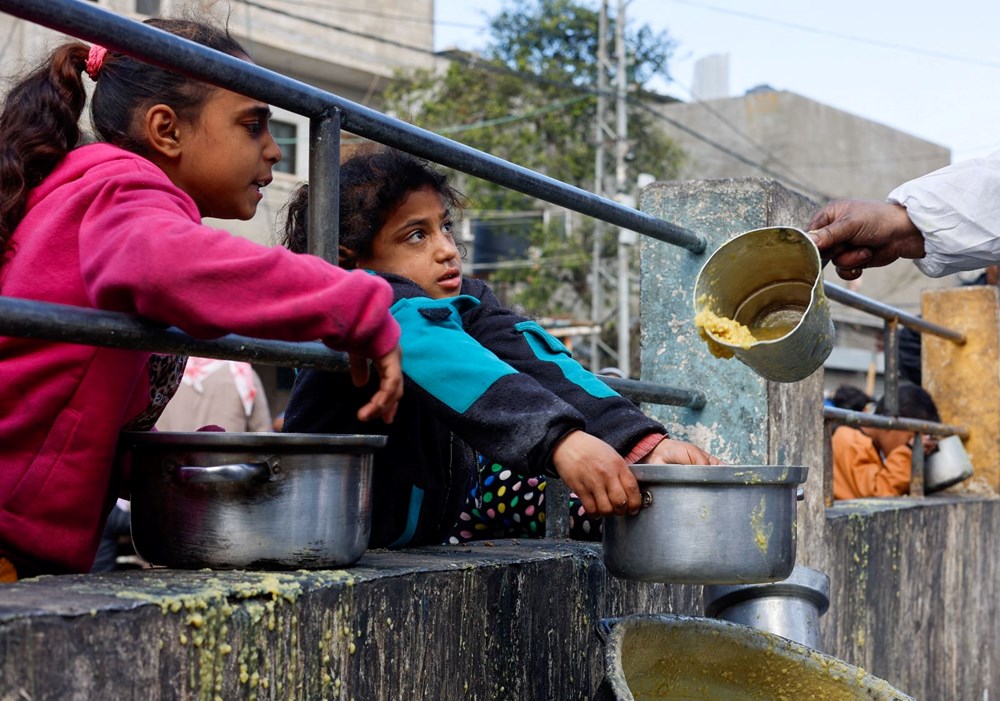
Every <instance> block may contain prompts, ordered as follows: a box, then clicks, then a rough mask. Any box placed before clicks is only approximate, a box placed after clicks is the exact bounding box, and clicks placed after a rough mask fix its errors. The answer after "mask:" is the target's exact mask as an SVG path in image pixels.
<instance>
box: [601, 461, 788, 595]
mask: <svg viewBox="0 0 1000 701" xmlns="http://www.w3.org/2000/svg"><path fill="white" fill-rule="evenodd" d="M632 472H633V473H634V474H635V477H636V479H637V480H638V482H639V488H640V490H641V491H642V494H643V503H644V506H643V508H642V510H641V511H640V512H639V513H638V514H637V515H636V516H613V517H610V518H606V519H605V520H604V564H605V566H606V567H607V569H608V571H609V572H611V573H612V574H613V575H615V576H617V577H621V578H623V579H636V580H640V581H646V582H675V583H687V584H746V583H752V582H773V581H778V580H782V579H785V578H786V577H787V576H788V575H789V574H791V572H792V568H793V567H794V566H795V526H796V524H795V518H796V503H797V501H796V500H797V497H798V493H797V492H798V485H799V484H801V483H802V482H804V481H805V479H806V472H807V469H806V468H805V467H790V466H782V465H777V466H776V465H745V466H738V467H736V466H727V465H713V466H703V465H633V466H632Z"/></svg>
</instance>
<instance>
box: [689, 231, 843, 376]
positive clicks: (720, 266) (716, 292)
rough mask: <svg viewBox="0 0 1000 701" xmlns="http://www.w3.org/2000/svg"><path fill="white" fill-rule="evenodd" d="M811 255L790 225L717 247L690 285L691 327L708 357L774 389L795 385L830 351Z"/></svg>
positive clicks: (807, 242)
mask: <svg viewBox="0 0 1000 701" xmlns="http://www.w3.org/2000/svg"><path fill="white" fill-rule="evenodd" d="M822 271H823V264H822V261H821V260H820V255H819V249H817V248H816V245H815V244H814V243H813V242H812V239H810V238H809V237H808V236H807V235H806V234H805V232H804V231H802V230H800V229H796V228H794V227H790V226H772V227H767V228H764V229H754V230H753V231H747V232H746V233H743V234H740V235H738V236H736V237H734V238H732V239H730V240H729V241H727V242H725V243H724V244H722V246H720V247H719V248H718V250H716V251H715V253H713V254H712V255H711V257H709V259H708V261H707V262H706V263H705V265H704V266H703V267H702V269H701V272H699V273H698V279H697V282H696V283H695V295H694V297H695V303H694V306H695V323H696V324H698V327H699V331H700V333H701V334H702V337H703V338H704V339H705V340H706V342H707V343H708V344H709V348H710V349H711V351H712V353H713V354H714V355H716V356H718V357H722V358H731V357H733V356H734V355H735V356H736V357H737V358H738V359H739V360H740V361H742V362H743V363H744V364H745V365H747V366H748V367H749V368H750V369H751V370H753V371H754V372H755V373H757V374H758V375H760V376H761V377H764V378H765V379H768V380H772V381H774V382H797V381H799V380H802V379H804V378H806V377H808V376H809V375H811V374H812V373H813V372H814V371H815V370H816V369H817V368H819V367H820V366H821V365H822V364H823V361H824V360H826V358H827V356H829V355H830V351H831V350H833V339H834V329H833V320H832V319H831V318H830V304H829V302H828V301H827V298H826V295H825V294H824V292H823V275H822Z"/></svg>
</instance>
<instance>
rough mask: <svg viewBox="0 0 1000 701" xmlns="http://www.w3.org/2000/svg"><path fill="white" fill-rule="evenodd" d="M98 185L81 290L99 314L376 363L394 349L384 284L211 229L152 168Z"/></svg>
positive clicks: (84, 234)
mask: <svg viewBox="0 0 1000 701" xmlns="http://www.w3.org/2000/svg"><path fill="white" fill-rule="evenodd" d="M98 180H99V182H100V185H99V189H96V190H95V191H94V192H89V191H88V192H84V193H82V195H84V196H87V197H91V198H92V199H93V200H94V201H95V205H94V206H93V207H92V208H91V210H90V213H88V217H87V219H86V220H84V221H82V222H80V224H79V227H80V249H79V256H80V264H81V271H82V283H83V286H84V289H85V291H86V293H87V295H88V296H89V298H90V300H91V302H92V303H93V304H94V306H96V307H97V308H100V309H108V310H112V311H122V312H128V313H134V314H139V315H140V316H143V317H145V318H147V319H151V320H153V321H158V322H161V323H164V324H168V325H173V326H177V327H179V328H181V329H182V330H184V331H186V332H187V333H190V334H191V335H193V336H196V337H199V338H213V337H217V336H221V335H223V334H226V333H237V334H244V335H248V336H255V337H259V338H273V339H281V340H286V341H311V340H322V341H323V342H324V343H326V344H327V345H329V346H331V347H333V348H336V349H338V350H343V351H348V352H353V353H357V354H360V355H364V356H366V357H369V358H380V357H382V356H385V355H386V354H387V353H389V352H390V351H391V350H392V349H393V348H394V347H395V345H396V343H397V341H398V337H399V328H398V326H397V325H396V323H395V322H394V321H393V320H392V318H391V316H390V315H389V312H388V309H389V306H390V305H391V303H392V291H391V288H390V287H389V286H388V285H387V284H386V283H385V281H384V280H380V279H378V278H376V277H374V276H372V275H368V274H366V273H364V272H361V271H355V272H347V271H345V270H342V269H340V268H338V267H336V266H334V265H330V264H329V263H326V262H325V261H322V260H320V259H319V258H316V257H313V256H305V255H296V254H293V253H291V252H289V251H288V250H286V249H284V248H281V247H275V248H268V247H266V246H261V245H259V244H256V243H253V242H251V241H248V240H246V239H243V238H240V237H237V236H233V235H231V234H229V233H227V232H225V231H221V230H219V229H213V228H211V227H207V226H203V225H202V224H200V223H199V222H200V217H199V215H198V210H197V207H196V206H195V204H194V202H193V201H191V200H190V198H187V197H186V196H185V195H183V193H180V192H179V191H178V190H177V189H176V188H175V187H174V186H173V184H172V183H170V181H169V180H168V179H167V178H166V176H165V175H164V174H163V172H162V171H160V170H159V169H157V168H155V167H154V166H152V165H151V164H150V165H149V166H148V169H146V168H143V167H134V168H131V169H130V170H128V171H127V172H122V173H121V174H120V175H119V176H118V177H117V178H116V179H113V180H101V179H98ZM96 187H98V186H97V185H95V188H96Z"/></svg>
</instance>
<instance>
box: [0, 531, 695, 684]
mask: <svg viewBox="0 0 1000 701" xmlns="http://www.w3.org/2000/svg"><path fill="white" fill-rule="evenodd" d="M700 608H701V596H700V587H668V586H666V585H660V584H652V585H647V584H639V583H633V582H624V581H621V580H617V579H615V578H613V577H610V576H608V575H607V574H606V572H605V570H604V566H603V563H602V561H601V557H600V546H598V545H594V544H583V543H575V542H563V541H555V540H542V541H509V540H508V541H496V542H494V543H492V544H487V543H477V544H474V545H470V546H460V547H447V546H442V547H431V548H421V549H415V550H408V551H396V552H389V551H370V552H368V553H366V554H365V556H364V557H363V558H362V559H361V561H360V562H359V563H358V564H357V565H356V566H355V567H352V568H350V569H345V570H336V571H295V572H242V571H230V572H222V571H209V570H199V571H180V570H167V569H152V570H136V571H129V572H118V573H114V574H108V575H81V576H61V577H40V578H37V579H33V580H26V581H23V582H19V583H17V584H13V585H7V586H5V587H3V588H2V589H0V647H2V650H3V653H2V658H0V682H2V684H0V688H2V689H3V691H2V692H0V694H2V698H3V699H4V701H8V700H10V701H14V700H17V701H23V699H31V700H32V701H42V700H43V699H52V700H55V699H59V700H60V701H65V700H69V699H81V700H82V699H116V700H124V699H142V701H160V700H167V699H209V700H211V699H226V700H227V701H229V700H230V699H248V700H252V699H260V700H263V699H303V700H309V701H315V700H318V699H335V698H340V699H357V700H358V701H360V700H362V699H482V700H486V699H490V700H493V699H535V698H537V699H590V698H591V697H592V695H593V694H594V692H595V691H596V689H597V687H598V685H599V684H600V681H601V679H602V678H603V676H604V663H603V652H604V651H603V648H602V647H601V643H600V641H599V640H598V639H597V637H596V635H595V632H594V631H595V624H596V623H597V621H598V620H599V619H601V618H604V617H613V616H621V615H628V614H632V613H648V612H674V613H689V614H698V613H700Z"/></svg>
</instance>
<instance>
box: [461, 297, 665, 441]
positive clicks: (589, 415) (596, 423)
mask: <svg viewBox="0 0 1000 701" xmlns="http://www.w3.org/2000/svg"><path fill="white" fill-rule="evenodd" d="M465 289H468V290H469V291H470V292H471V293H473V294H475V295H476V296H477V297H478V298H479V299H480V301H481V304H480V305H479V306H478V307H476V308H474V309H471V310H470V311H468V312H466V313H464V314H463V315H462V320H463V323H464V324H465V329H466V331H467V332H468V333H469V335H471V336H472V337H473V338H475V339H476V340H477V341H479V342H480V343H481V344H482V345H483V346H485V347H486V348H489V349H490V350H491V351H493V352H494V353H495V354H496V355H497V356H499V357H500V358H501V359H503V360H504V361H505V362H507V363H509V364H510V365H511V366H512V367H514V368H515V369H517V370H518V371H519V372H522V373H525V374H527V375H530V376H531V377H533V378H534V379H535V380H536V381H537V382H538V383H539V384H541V385H542V386H543V387H545V388H546V389H547V390H549V391H550V392H552V393H553V394H555V395H557V396H558V397H560V398H561V399H563V400H564V401H565V402H566V403H567V404H570V405H571V406H573V407H574V408H575V409H577V410H578V411H579V412H580V413H581V414H583V416H584V417H585V418H586V422H587V423H586V429H585V430H586V431H587V432H588V433H590V434H591V435H594V436H597V437H598V438H600V439H601V440H603V441H605V442H606V443H609V444H610V445H611V446H612V447H614V448H615V450H616V451H618V453H619V455H628V454H629V453H630V452H631V451H632V450H633V449H634V448H635V447H636V446H637V445H638V444H639V443H640V442H641V441H643V439H645V438H647V437H649V436H653V435H655V436H659V437H661V438H662V437H665V434H666V429H665V428H664V427H663V425H662V424H660V423H659V422H657V421H654V420H653V419H651V418H649V417H648V416H646V415H645V414H644V413H643V412H642V411H640V410H639V408H638V407H636V406H635V405H634V404H633V403H632V402H630V401H629V400H627V399H625V398H624V397H622V396H620V395H619V394H618V393H617V392H615V391H614V390H613V389H611V388H610V387H608V386H607V385H606V384H605V383H604V382H602V381H601V380H600V379H598V378H597V377H596V376H594V375H593V374H592V373H591V372H589V371H588V370H586V369H585V368H584V367H583V366H581V365H580V364H579V363H578V362H577V361H576V360H574V359H573V357H572V354H571V353H570V352H569V350H568V349H567V348H566V347H565V346H564V345H563V344H562V343H561V342H560V341H558V340H557V339H555V338H554V337H552V336H551V335H550V334H548V333H547V332H545V330H544V329H542V327H541V326H540V325H539V324H538V323H537V322H534V321H532V320H530V319H527V318H525V317H523V316H520V315H518V314H516V313H514V312H513V311H511V310H510V309H506V308H504V307H502V306H500V304H499V302H497V300H496V297H494V296H493V293H492V291H491V290H490V289H489V288H488V287H487V286H486V285H485V284H484V283H482V282H480V281H478V280H466V281H465V284H464V286H463V290H465ZM655 445H656V443H655V442H654V443H653V444H652V445H650V446H649V448H648V449H647V451H646V453H643V456H645V455H646V454H648V452H649V451H650V450H652V449H653V448H654V447H655ZM643 456H639V457H643ZM637 459H638V458H637Z"/></svg>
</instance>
